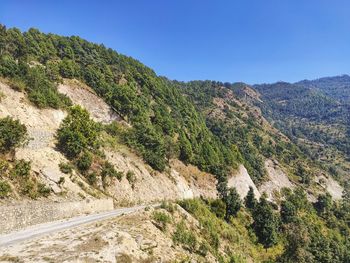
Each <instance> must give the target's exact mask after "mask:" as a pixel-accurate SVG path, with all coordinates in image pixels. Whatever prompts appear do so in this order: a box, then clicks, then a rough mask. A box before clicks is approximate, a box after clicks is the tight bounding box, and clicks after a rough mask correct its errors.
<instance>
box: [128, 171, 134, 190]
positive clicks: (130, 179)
mask: <svg viewBox="0 0 350 263" xmlns="http://www.w3.org/2000/svg"><path fill="white" fill-rule="evenodd" d="M126 179H127V180H128V182H129V184H131V186H132V188H134V186H135V182H136V176H135V174H134V172H132V171H128V172H127V173H126Z"/></svg>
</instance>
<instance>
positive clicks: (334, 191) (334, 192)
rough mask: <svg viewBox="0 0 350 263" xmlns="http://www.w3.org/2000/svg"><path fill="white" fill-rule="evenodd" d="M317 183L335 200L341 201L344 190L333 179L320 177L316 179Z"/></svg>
mask: <svg viewBox="0 0 350 263" xmlns="http://www.w3.org/2000/svg"><path fill="white" fill-rule="evenodd" d="M316 182H318V183H319V185H320V186H321V187H322V188H323V189H325V190H327V192H328V193H329V194H330V195H331V196H332V198H333V199H335V200H339V199H341V198H342V195H343V191H344V189H343V187H341V186H340V185H339V183H338V182H337V181H335V180H334V179H333V178H331V177H326V176H324V175H320V176H318V177H317V178H316Z"/></svg>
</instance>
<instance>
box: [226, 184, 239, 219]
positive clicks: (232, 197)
mask: <svg viewBox="0 0 350 263" xmlns="http://www.w3.org/2000/svg"><path fill="white" fill-rule="evenodd" d="M223 201H224V202H225V204H226V220H228V219H229V218H230V216H236V215H237V213H238V211H239V209H241V206H242V201H241V198H240V196H239V194H238V193H237V190H236V188H230V189H229V190H228V193H227V196H226V197H225V198H224V200H223Z"/></svg>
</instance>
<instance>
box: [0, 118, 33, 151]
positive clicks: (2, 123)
mask: <svg viewBox="0 0 350 263" xmlns="http://www.w3.org/2000/svg"><path fill="white" fill-rule="evenodd" d="M26 139H27V128H26V126H25V125H23V124H21V123H20V122H19V121H18V120H13V119H12V118H11V117H5V118H2V119H0V153H7V152H9V151H10V150H12V149H14V148H15V147H18V146H20V145H22V144H23V143H24V142H25V141H26Z"/></svg>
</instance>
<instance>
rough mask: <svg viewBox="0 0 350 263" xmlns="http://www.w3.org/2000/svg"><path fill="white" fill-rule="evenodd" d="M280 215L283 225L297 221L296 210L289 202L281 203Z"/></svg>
mask: <svg viewBox="0 0 350 263" xmlns="http://www.w3.org/2000/svg"><path fill="white" fill-rule="evenodd" d="M280 213H281V219H282V222H283V223H292V222H295V221H296V219H297V208H296V207H295V206H294V204H293V203H292V202H290V201H283V202H282V204H281V211H280Z"/></svg>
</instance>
